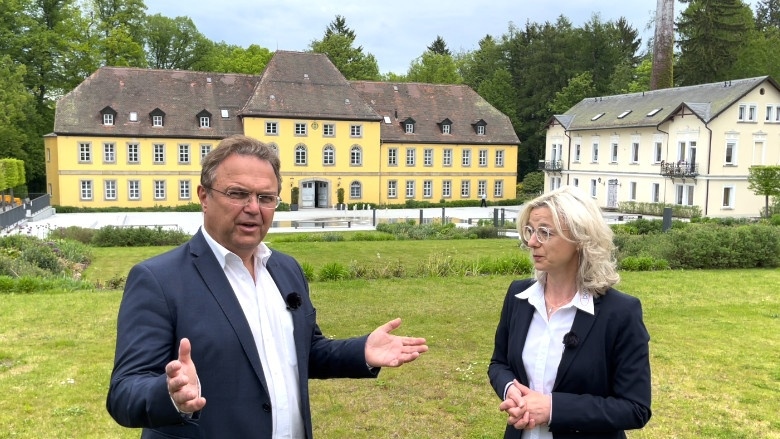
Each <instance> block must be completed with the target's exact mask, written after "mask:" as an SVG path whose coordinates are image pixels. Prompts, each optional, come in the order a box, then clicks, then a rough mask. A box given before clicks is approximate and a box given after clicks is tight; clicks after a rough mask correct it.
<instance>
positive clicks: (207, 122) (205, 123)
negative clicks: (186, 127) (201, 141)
mask: <svg viewBox="0 0 780 439" xmlns="http://www.w3.org/2000/svg"><path fill="white" fill-rule="evenodd" d="M199 126H200V128H211V118H210V117H209V116H201V117H200V123H199Z"/></svg>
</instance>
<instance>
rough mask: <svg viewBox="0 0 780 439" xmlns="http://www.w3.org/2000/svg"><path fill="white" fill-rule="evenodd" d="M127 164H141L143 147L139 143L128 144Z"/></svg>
mask: <svg viewBox="0 0 780 439" xmlns="http://www.w3.org/2000/svg"><path fill="white" fill-rule="evenodd" d="M127 163H132V164H139V163H141V145H140V144H138V143H128V144H127Z"/></svg>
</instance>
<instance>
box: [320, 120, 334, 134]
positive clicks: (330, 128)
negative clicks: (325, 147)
mask: <svg viewBox="0 0 780 439" xmlns="http://www.w3.org/2000/svg"><path fill="white" fill-rule="evenodd" d="M322 136H323V137H335V136H336V125H335V124H332V123H325V124H322Z"/></svg>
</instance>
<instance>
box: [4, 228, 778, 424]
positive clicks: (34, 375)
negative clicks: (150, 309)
mask: <svg viewBox="0 0 780 439" xmlns="http://www.w3.org/2000/svg"><path fill="white" fill-rule="evenodd" d="M274 248H278V249H280V250H283V251H286V252H288V253H290V254H293V255H295V256H296V257H298V258H299V259H300V260H301V261H305V262H308V263H311V264H313V265H315V266H319V265H322V264H323V263H325V262H332V261H339V262H345V261H349V260H351V259H352V258H369V257H371V255H373V257H374V258H377V256H376V255H375V253H377V252H378V253H380V257H379V258H377V259H383V258H399V259H403V260H404V262H405V263H414V261H418V260H419V261H423V260H425V259H426V258H427V257H428V256H429V255H430V254H436V253H442V252H445V253H446V254H448V255H452V257H458V258H465V259H467V258H477V257H481V256H485V255H486V254H497V255H498V254H502V252H512V251H518V250H517V243H516V241H513V240H492V241H484V242H483V241H481V240H480V241H474V240H468V241H444V242H438V241H425V242H395V241H392V242H377V243H371V242H369V243H349V242H344V243H322V244H321V245H316V246H315V245H313V244H312V243H308V244H292V243H283V244H282V243H280V244H279V245H278V246H274ZM95 250H96V251H95V256H94V261H93V264H92V266H91V267H90V269H89V270H87V272H86V273H85V276H86V277H87V278H88V279H98V278H100V279H109V278H111V277H113V275H117V274H118V275H124V274H126V272H127V270H128V269H129V267H130V265H132V264H133V263H134V262H136V261H138V260H140V259H143V258H145V257H148V256H149V255H151V254H154V253H159V252H160V251H162V249H95ZM104 276H106V277H104ZM622 276H623V281H622V282H621V284H620V285H619V288H620V289H622V290H623V291H626V292H628V293H630V294H633V295H635V296H637V297H639V298H640V299H641V300H642V303H643V306H644V310H645V322H646V324H647V326H648V329H649V331H650V335H651V337H652V341H651V346H650V349H651V356H652V368H653V391H654V393H653V418H652V419H651V421H650V423H649V424H648V426H647V427H646V428H645V429H644V430H641V431H636V432H631V433H630V437H631V438H632V439H637V438H691V439H693V438H697V439H698V438H724V439H725V438H729V439H730V438H746V439H747V438H780V337H779V336H778V333H780V295H778V292H777V290H778V285H780V270H743V271H736V270H735V271H686V272H680V271H675V272H672V271H667V272H649V273H622ZM511 280H512V277H506V276H485V277H449V278H448V277H445V278H419V279H395V280H380V281H363V280H350V281H340V282H315V283H313V284H312V285H311V287H312V298H313V300H314V302H315V305H316V306H317V308H318V320H319V323H320V326H321V327H322V329H323V331H324V332H325V333H326V334H327V335H329V336H333V337H347V336H352V335H360V334H363V333H366V332H369V331H370V330H372V329H374V328H375V327H376V326H378V325H380V324H381V323H384V322H385V321H387V320H389V319H390V318H393V317H396V316H400V317H402V318H403V319H404V323H403V326H402V327H401V329H399V331H398V332H399V333H403V334H411V335H420V336H425V337H426V338H427V339H428V344H429V346H430V348H431V350H430V352H428V353H427V354H425V355H424V356H423V357H421V358H420V359H419V360H418V361H416V362H414V363H411V364H408V365H405V366H404V367H402V368H399V369H385V370H383V371H382V373H381V374H380V376H379V378H378V379H376V380H329V381H313V382H312V406H313V408H314V413H313V416H314V424H315V436H316V437H318V438H333V439H335V438H339V439H341V438H344V437H351V438H354V439H357V438H367V439H368V438H371V439H374V438H444V437H447V438H496V437H500V436H501V432H502V431H503V426H504V422H505V418H504V416H503V415H502V414H501V413H500V412H499V411H498V403H499V400H498V398H497V397H495V395H494V394H493V392H492V389H491V388H490V386H489V384H488V382H487V375H486V369H487V364H488V361H489V358H490V354H491V351H492V338H493V331H494V330H495V325H496V323H497V321H498V314H499V311H500V306H501V302H502V299H503V296H504V293H505V291H506V288H507V286H508V285H509V282H510V281H511ZM120 296H121V292H120V291H78V292H73V293H61V292H53V293H40V294H34V295H0V392H2V395H3V397H2V398H0V426H2V427H0V438H100V439H103V438H137V437H138V436H139V434H140V432H139V431H135V430H128V429H124V428H121V427H118V426H117V425H116V424H115V423H114V422H113V420H111V418H110V417H109V416H108V414H107V413H106V411H105V408H104V404H105V393H106V389H107V384H108V379H109V374H110V371H111V362H112V359H113V346H114V336H115V334H114V330H115V328H114V325H115V319H116V312H117V307H118V305H119V300H120Z"/></svg>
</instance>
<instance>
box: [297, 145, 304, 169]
mask: <svg viewBox="0 0 780 439" xmlns="http://www.w3.org/2000/svg"><path fill="white" fill-rule="evenodd" d="M295 164H296V165H306V145H304V144H303V143H299V144H298V145H296V146H295Z"/></svg>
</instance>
